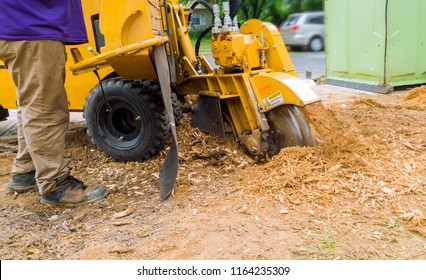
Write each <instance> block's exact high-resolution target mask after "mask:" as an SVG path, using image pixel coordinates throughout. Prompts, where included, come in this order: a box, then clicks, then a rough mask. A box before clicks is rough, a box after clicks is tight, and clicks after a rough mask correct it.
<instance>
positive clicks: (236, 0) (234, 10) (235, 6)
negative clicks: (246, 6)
mask: <svg viewBox="0 0 426 280" xmlns="http://www.w3.org/2000/svg"><path fill="white" fill-rule="evenodd" d="M229 6H230V7H231V13H230V16H231V18H232V19H233V18H234V17H235V16H236V15H237V14H238V10H239V9H240V0H232V1H231V2H230V3H229Z"/></svg>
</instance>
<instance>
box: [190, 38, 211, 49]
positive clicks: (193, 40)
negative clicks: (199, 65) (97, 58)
mask: <svg viewBox="0 0 426 280" xmlns="http://www.w3.org/2000/svg"><path fill="white" fill-rule="evenodd" d="M197 38H198V35H195V34H194V35H191V43H192V46H193V47H194V50H195V43H196V42H197ZM210 52H211V49H210V34H207V35H206V36H204V38H203V39H202V40H201V44H200V53H210Z"/></svg>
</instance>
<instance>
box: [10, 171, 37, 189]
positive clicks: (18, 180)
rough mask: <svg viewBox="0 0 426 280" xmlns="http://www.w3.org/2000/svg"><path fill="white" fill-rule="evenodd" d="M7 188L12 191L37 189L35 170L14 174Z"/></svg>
mask: <svg viewBox="0 0 426 280" xmlns="http://www.w3.org/2000/svg"><path fill="white" fill-rule="evenodd" d="M7 188H8V189H9V190H10V191H14V192H18V193H24V192H27V191H30V190H35V189H37V184H36V180H35V171H33V172H29V173H25V174H17V175H13V176H12V178H11V179H10V181H9V185H8V186H7Z"/></svg>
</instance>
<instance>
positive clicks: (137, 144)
mask: <svg viewBox="0 0 426 280" xmlns="http://www.w3.org/2000/svg"><path fill="white" fill-rule="evenodd" d="M102 85H103V88H104V93H105V97H104V96H103V94H102V89H101V86H100V85H99V84H98V85H97V86H96V87H94V88H93V89H92V90H91V91H90V94H89V95H88V96H87V98H86V102H85V104H84V113H83V117H84V119H85V121H86V127H87V134H88V135H89V137H91V138H92V142H93V143H94V144H95V145H96V146H97V147H98V149H99V150H101V151H102V152H103V153H105V154H106V155H107V156H110V157H111V158H113V159H114V160H118V161H143V160H147V159H149V158H151V157H153V156H155V155H156V154H158V152H159V151H160V150H161V149H163V147H164V145H165V142H166V141H167V139H169V137H170V134H169V130H170V124H169V122H168V118H167V114H166V111H165V108H164V103H163V101H162V99H161V90H160V86H159V84H158V83H157V82H155V81H137V82H134V81H124V80H122V79H120V78H113V79H109V80H105V81H103V82H102ZM159 97H160V98H159ZM105 99H106V100H107V102H108V104H109V106H111V110H109V107H108V105H107V104H106V102H105Z"/></svg>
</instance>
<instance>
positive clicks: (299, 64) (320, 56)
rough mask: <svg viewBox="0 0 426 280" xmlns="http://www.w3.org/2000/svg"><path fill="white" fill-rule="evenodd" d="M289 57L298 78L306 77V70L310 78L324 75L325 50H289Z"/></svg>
mask: <svg viewBox="0 0 426 280" xmlns="http://www.w3.org/2000/svg"><path fill="white" fill-rule="evenodd" d="M290 57H291V60H292V61H293V65H294V68H295V69H296V73H297V75H298V76H299V78H301V79H304V78H306V71H310V72H311V73H312V79H315V78H318V77H321V76H325V52H291V53H290Z"/></svg>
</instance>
